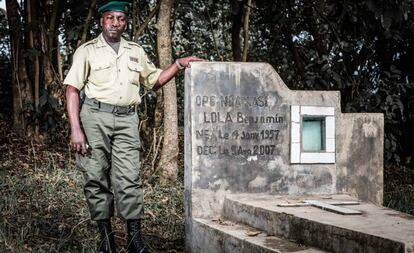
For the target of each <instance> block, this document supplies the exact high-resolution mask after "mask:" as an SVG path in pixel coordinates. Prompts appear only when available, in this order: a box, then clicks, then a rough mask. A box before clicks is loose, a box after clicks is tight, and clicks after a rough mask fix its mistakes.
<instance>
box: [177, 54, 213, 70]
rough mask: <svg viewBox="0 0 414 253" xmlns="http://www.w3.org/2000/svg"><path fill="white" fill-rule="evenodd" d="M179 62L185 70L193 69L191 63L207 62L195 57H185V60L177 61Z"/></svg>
mask: <svg viewBox="0 0 414 253" xmlns="http://www.w3.org/2000/svg"><path fill="white" fill-rule="evenodd" d="M177 61H178V63H180V65H181V66H183V67H184V68H190V67H191V66H190V62H193V61H206V60H204V59H201V58H198V57H194V56H187V57H184V58H180V59H177Z"/></svg>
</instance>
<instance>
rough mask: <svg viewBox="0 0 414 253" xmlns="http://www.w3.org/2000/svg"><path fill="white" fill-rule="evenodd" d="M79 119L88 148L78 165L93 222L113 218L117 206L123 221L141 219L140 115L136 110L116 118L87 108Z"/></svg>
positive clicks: (92, 108)
mask: <svg viewBox="0 0 414 253" xmlns="http://www.w3.org/2000/svg"><path fill="white" fill-rule="evenodd" d="M80 118H81V123H82V127H83V130H84V132H85V135H86V138H87V142H88V146H89V147H88V153H87V155H81V154H77V157H76V162H77V166H78V168H79V169H80V170H81V171H82V172H83V175H84V179H85V184H84V193H85V196H86V201H87V203H88V206H89V211H90V213H91V219H92V220H102V219H108V218H110V217H112V216H113V215H114V206H116V210H117V214H118V216H120V217H121V218H123V219H139V218H141V216H142V213H143V190H142V181H141V177H140V173H139V168H140V161H139V155H140V154H139V151H140V139H139V133H138V122H139V119H138V115H137V113H136V112H135V110H133V111H132V112H128V113H124V114H115V113H111V112H106V111H102V110H100V109H99V108H98V107H96V106H94V105H89V104H84V105H83V106H82V110H81V112H80ZM114 200H115V202H116V204H115V205H114Z"/></svg>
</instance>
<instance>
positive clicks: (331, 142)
mask: <svg viewBox="0 0 414 253" xmlns="http://www.w3.org/2000/svg"><path fill="white" fill-rule="evenodd" d="M325 145H326V152H335V139H326V143H325Z"/></svg>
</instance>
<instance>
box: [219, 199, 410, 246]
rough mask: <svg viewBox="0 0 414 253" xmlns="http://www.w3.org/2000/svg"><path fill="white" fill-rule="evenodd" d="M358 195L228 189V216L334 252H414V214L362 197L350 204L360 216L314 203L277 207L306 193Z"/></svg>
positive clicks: (225, 211) (225, 212)
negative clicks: (362, 200) (279, 193)
mask: <svg viewBox="0 0 414 253" xmlns="http://www.w3.org/2000/svg"><path fill="white" fill-rule="evenodd" d="M326 198H330V199H331V200H335V201H338V200H343V201H350V200H352V201H355V200H356V199H353V198H351V197H349V196H346V195H330V196H318V197H312V196H301V197H294V196H271V195H263V194H260V195H259V194H238V195H228V196H227V197H226V200H225V202H224V217H225V218H227V219H231V220H233V221H236V222H240V223H244V224H247V225H249V226H252V227H256V228H258V229H261V230H264V231H266V232H267V233H269V234H271V235H276V236H280V237H283V238H287V239H291V240H295V241H297V242H298V243H301V244H305V245H310V246H313V247H318V248H320V249H323V250H327V251H331V252H339V253H342V252H343V253H346V252H372V253H374V252H375V253H390V252H398V253H400V252H401V253H402V252H414V217H412V216H409V215H406V214H402V213H399V212H396V211H394V210H391V209H387V208H384V207H378V206H375V205H372V204H367V203H361V205H357V206H349V207H348V208H352V209H355V210H359V211H361V212H363V215H361V216H352V217H351V216H344V215H339V214H335V213H331V212H328V211H324V210H321V209H318V208H316V207H310V206H303V207H278V206H277V204H278V203H287V202H288V203H295V202H296V203H300V202H301V201H303V200H304V199H318V200H322V201H325V202H329V199H326Z"/></svg>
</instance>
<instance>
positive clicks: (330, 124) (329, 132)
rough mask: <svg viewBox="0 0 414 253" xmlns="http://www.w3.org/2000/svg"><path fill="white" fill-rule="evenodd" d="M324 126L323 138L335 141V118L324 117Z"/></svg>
mask: <svg viewBox="0 0 414 253" xmlns="http://www.w3.org/2000/svg"><path fill="white" fill-rule="evenodd" d="M325 124H326V126H325V127H326V132H325V138H326V139H335V117H334V116H328V117H326V118H325Z"/></svg>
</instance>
